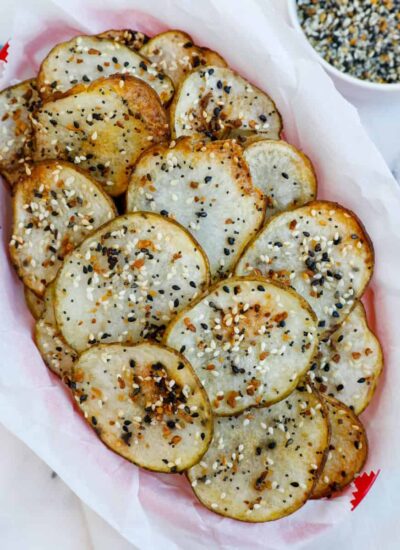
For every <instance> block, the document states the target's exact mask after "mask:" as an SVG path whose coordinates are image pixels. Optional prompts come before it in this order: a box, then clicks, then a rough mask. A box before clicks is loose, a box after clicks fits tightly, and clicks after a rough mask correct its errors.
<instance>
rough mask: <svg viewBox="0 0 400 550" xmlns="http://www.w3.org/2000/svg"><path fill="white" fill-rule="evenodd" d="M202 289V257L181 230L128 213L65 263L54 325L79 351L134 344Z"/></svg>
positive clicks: (161, 325)
mask: <svg viewBox="0 0 400 550" xmlns="http://www.w3.org/2000/svg"><path fill="white" fill-rule="evenodd" d="M208 284H209V267H208V262H207V258H206V256H205V254H204V252H203V251H202V249H201V247H200V246H199V245H198V243H197V242H196V241H195V240H194V239H193V237H191V235H190V234H189V233H188V232H187V231H186V230H185V229H184V228H183V227H182V226H180V225H179V224H177V223H175V222H172V221H170V220H167V219H165V218H163V217H162V216H159V215H157V214H147V213H143V212H139V213H136V214H128V215H125V216H120V217H118V218H116V219H114V220H113V221H111V222H110V223H108V224H106V225H104V226H103V227H102V228H101V229H99V230H98V231H96V232H95V233H92V234H91V236H90V237H88V238H87V239H86V240H85V241H84V242H83V243H82V244H81V245H80V246H78V247H77V248H76V249H75V250H74V251H73V252H72V253H71V254H70V255H69V256H68V258H66V259H65V261H64V264H63V267H62V268H61V270H60V273H59V276H58V278H57V284H56V306H55V307H56V318H57V322H58V325H59V327H60V329H61V331H62V333H63V335H64V337H65V339H66V341H67V342H68V343H69V345H71V346H72V347H73V348H74V349H76V350H77V351H79V352H81V351H83V350H85V349H87V348H89V347H90V346H92V345H93V344H97V343H111V342H121V343H137V342H139V341H141V340H143V339H144V338H149V337H157V336H159V335H160V333H161V332H162V330H163V329H164V328H165V326H166V325H167V324H168V323H169V321H170V320H171V318H172V317H173V316H174V315H175V314H176V313H177V312H179V311H180V310H181V309H183V308H184V307H185V306H187V305H188V304H189V303H190V302H191V301H192V300H193V299H195V298H196V297H197V296H198V294H199V293H201V292H202V291H203V290H204V289H205V288H206V287H207V286H208Z"/></svg>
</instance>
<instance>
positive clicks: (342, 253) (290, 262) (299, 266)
mask: <svg viewBox="0 0 400 550" xmlns="http://www.w3.org/2000/svg"><path fill="white" fill-rule="evenodd" d="M373 265H374V253H373V249H372V244H371V241H370V239H369V237H368V235H367V233H366V232H365V229H364V228H363V226H362V224H361V222H360V221H359V220H358V218H357V217H356V216H355V214H353V213H352V212H350V211H349V210H347V209H346V208H344V207H343V206H340V205H339V204H336V203H332V202H327V201H314V202H310V203H308V204H307V205H305V206H302V207H300V208H296V209H295V210H290V211H288V212H283V213H281V214H277V215H276V216H274V217H273V218H272V219H271V220H270V221H269V222H268V223H267V224H266V226H265V227H264V228H263V229H262V231H261V232H260V233H259V234H258V235H257V236H256V237H255V238H254V239H253V241H252V242H251V243H250V244H249V245H248V247H247V248H246V250H245V251H244V253H243V255H242V257H241V258H240V260H239V262H238V264H237V266H236V269H235V273H236V274H237V275H249V274H252V273H256V274H259V275H263V276H265V277H267V278H269V279H271V280H273V281H279V282H281V283H282V284H284V285H286V286H291V287H293V288H294V289H295V290H296V291H297V292H298V293H299V294H301V295H302V296H303V297H304V298H305V299H306V300H307V301H308V302H309V304H310V306H311V307H312V308H313V310H314V311H315V313H316V314H317V317H318V320H319V323H318V327H319V332H320V333H321V334H327V333H330V332H332V331H333V330H335V329H336V328H337V327H338V326H339V324H340V323H341V322H342V321H343V320H344V319H345V318H346V317H347V315H348V314H349V313H350V311H351V310H352V308H353V307H354V303H355V300H356V299H357V298H359V297H360V296H361V295H362V294H363V292H364V290H365V287H366V286H367V284H368V282H369V280H370V278H371V275H372V270H373Z"/></svg>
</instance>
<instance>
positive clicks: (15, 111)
mask: <svg viewBox="0 0 400 550" xmlns="http://www.w3.org/2000/svg"><path fill="white" fill-rule="evenodd" d="M38 104H39V95H38V93H37V89H36V81H35V80H33V79H32V80H25V81H24V82H21V83H20V84H17V85H16V86H11V87H10V88H6V89H5V90H3V91H1V92H0V121H1V132H0V173H1V174H2V175H3V176H4V177H5V178H6V180H7V181H8V183H9V184H10V185H14V184H15V183H16V181H17V180H18V179H19V177H20V176H21V175H23V174H26V173H28V174H29V166H30V164H31V161H32V123H31V120H30V114H31V113H32V111H33V110H34V109H35V108H36V107H37V106H38Z"/></svg>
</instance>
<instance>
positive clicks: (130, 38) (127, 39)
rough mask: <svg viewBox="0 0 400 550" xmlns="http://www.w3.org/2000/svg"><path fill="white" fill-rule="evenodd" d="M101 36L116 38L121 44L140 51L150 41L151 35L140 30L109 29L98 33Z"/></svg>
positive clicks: (110, 38) (109, 38)
mask: <svg viewBox="0 0 400 550" xmlns="http://www.w3.org/2000/svg"><path fill="white" fill-rule="evenodd" d="M97 36H98V37H99V38H107V39H108V40H115V42H118V43H119V44H123V45H124V46H127V47H128V48H130V49H131V50H134V51H137V52H138V51H139V50H140V48H141V47H142V46H143V45H144V44H146V43H147V42H148V41H149V37H148V36H147V35H146V34H144V33H143V32H140V31H134V30H132V29H120V30H116V29H109V30H107V31H104V32H101V33H100V34H98V35H97Z"/></svg>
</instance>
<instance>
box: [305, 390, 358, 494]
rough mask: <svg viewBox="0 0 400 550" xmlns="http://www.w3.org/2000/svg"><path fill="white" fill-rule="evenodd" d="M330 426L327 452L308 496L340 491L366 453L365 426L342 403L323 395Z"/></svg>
mask: <svg viewBox="0 0 400 550" xmlns="http://www.w3.org/2000/svg"><path fill="white" fill-rule="evenodd" d="M324 401H325V403H324V404H325V406H326V409H327V411H328V420H329V424H330V428H331V436H330V442H329V452H328V455H327V459H326V462H325V465H324V468H323V470H322V472H321V474H320V476H319V478H318V481H317V484H316V485H315V487H314V490H313V492H312V495H311V498H322V497H329V496H331V495H332V493H335V492H337V491H341V490H342V489H344V488H345V487H346V486H347V485H348V484H349V483H351V482H352V481H353V479H354V478H355V476H356V475H357V474H358V472H360V470H361V468H362V467H363V466H364V463H365V461H366V459H367V455H368V441H367V434H366V433H365V430H364V426H363V425H362V424H361V421H360V420H359V418H357V416H356V415H355V414H354V413H353V412H352V411H351V410H350V409H349V408H348V407H346V405H343V403H340V402H339V401H337V400H336V399H333V398H332V397H324Z"/></svg>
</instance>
